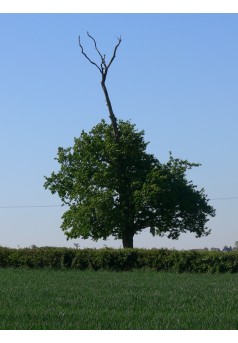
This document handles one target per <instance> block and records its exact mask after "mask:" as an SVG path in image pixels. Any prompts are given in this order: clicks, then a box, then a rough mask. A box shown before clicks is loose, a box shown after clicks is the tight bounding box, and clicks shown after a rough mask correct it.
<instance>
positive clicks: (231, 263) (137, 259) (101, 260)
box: [0, 247, 238, 273]
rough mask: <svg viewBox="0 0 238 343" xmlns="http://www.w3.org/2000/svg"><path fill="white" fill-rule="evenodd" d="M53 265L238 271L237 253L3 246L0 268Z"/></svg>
mask: <svg viewBox="0 0 238 343" xmlns="http://www.w3.org/2000/svg"><path fill="white" fill-rule="evenodd" d="M8 267H14V268H38V269H39V268H51V269H52V268H53V269H77V270H87V269H91V270H110V271H129V270H141V269H151V270H156V271H159V272H161V271H167V272H175V273H184V272H189V273H237V272H238V252H237V251H233V252H229V253H224V252H216V251H215V252H213V251H193V250H192V251H177V250H168V249H150V250H147V249H109V248H103V249H72V248H50V247H49V248H37V249H30V248H24V249H10V248H2V247H0V268H8Z"/></svg>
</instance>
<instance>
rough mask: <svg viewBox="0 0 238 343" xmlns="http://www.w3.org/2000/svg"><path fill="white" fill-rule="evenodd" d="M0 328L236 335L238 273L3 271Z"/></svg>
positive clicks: (237, 320) (1, 270)
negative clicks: (232, 332)
mask: <svg viewBox="0 0 238 343" xmlns="http://www.w3.org/2000/svg"><path fill="white" fill-rule="evenodd" d="M0 329H12V330H14V329H20V330H24V329H28V330H30V329H52V330H54V329H55V330H57V329H77V330H87V329H90V330H94V329H98V330H117V329H119V330H120V329H125V330H133V329H135V330H146V329H152V330H153V329H156V330H159V329H161V330H166V329H167V330H168V329H169V330H174V329H176V330H179V329H184V330H186V329H188V330H189V329H190V330H191V329H197V330H202V329H207V330H209V329H226V330H229V329H233V330H236V329H238V274H216V275H215V274H173V273H158V272H152V271H148V272H147V271H134V272H119V273H116V272H106V271H100V272H95V271H75V270H63V271H62V270H61V271H56V270H23V269H0Z"/></svg>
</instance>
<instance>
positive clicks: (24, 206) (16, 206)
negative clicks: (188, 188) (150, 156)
mask: <svg viewBox="0 0 238 343" xmlns="http://www.w3.org/2000/svg"><path fill="white" fill-rule="evenodd" d="M235 199H238V196H236V197H221V198H211V199H209V200H235ZM44 207H62V205H11V206H0V209H1V208H2V209H4V208H44Z"/></svg>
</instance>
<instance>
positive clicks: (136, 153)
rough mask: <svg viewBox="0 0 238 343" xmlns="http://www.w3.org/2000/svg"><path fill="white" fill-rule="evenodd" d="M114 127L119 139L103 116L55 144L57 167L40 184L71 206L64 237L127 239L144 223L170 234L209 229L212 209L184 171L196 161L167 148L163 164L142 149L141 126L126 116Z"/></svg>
mask: <svg viewBox="0 0 238 343" xmlns="http://www.w3.org/2000/svg"><path fill="white" fill-rule="evenodd" d="M118 128H119V131H120V142H117V141H115V139H114V135H113V127H112V125H108V124H107V123H106V122H105V121H104V120H102V121H101V122H100V123H99V124H98V125H96V126H95V127H94V128H93V129H92V130H91V131H90V132H89V133H86V132H84V131H83V132H82V133H81V135H80V137H79V138H75V141H74V146H73V147H70V148H66V149H64V148H59V149H58V155H57V158H56V160H57V161H58V163H59V165H60V171H59V172H58V173H55V172H53V173H52V174H51V176H50V177H46V182H45V184H44V187H45V188H47V189H49V190H50V191H51V192H52V193H53V194H54V193H58V195H59V197H60V198H61V200H62V202H63V203H64V204H67V205H68V206H69V210H68V211H66V212H65V213H64V215H63V217H62V219H63V223H62V226H61V228H62V230H63V231H65V234H66V235H67V237H68V238H77V237H82V238H89V237H91V238H92V239H94V240H97V239H99V238H103V239H106V238H107V237H108V236H114V237H115V238H117V239H123V240H124V241H127V242H130V243H128V244H129V245H131V244H133V243H131V242H133V236H134V235H135V234H136V233H138V232H140V231H142V230H143V229H145V228H147V227H149V228H150V231H151V233H152V234H153V235H155V234H157V235H161V236H162V235H164V234H167V236H168V237H169V238H172V239H177V238H178V237H179V235H180V233H181V232H186V231H189V232H194V233H195V234H196V236H197V237H201V236H203V235H207V234H209V232H210V231H209V230H208V229H207V227H206V223H207V221H208V217H209V216H211V217H213V216H214V215H215V210H214V209H213V208H212V207H211V206H210V205H209V204H208V199H207V197H206V195H205V193H204V190H203V189H201V190H197V187H196V186H195V185H193V183H192V182H191V181H188V180H187V179H186V171H187V170H189V169H191V168H193V167H197V166H199V164H197V163H190V162H188V161H187V160H180V159H177V158H173V156H172V154H171V153H170V156H169V160H168V162H167V163H165V164H161V163H160V162H159V161H158V160H157V159H156V158H155V157H154V155H152V154H148V153H147V152H146V148H147V144H148V143H146V142H145V141H144V132H143V131H141V132H138V131H137V130H136V128H135V125H133V124H131V123H130V122H127V121H119V122H118ZM124 241H123V242H124Z"/></svg>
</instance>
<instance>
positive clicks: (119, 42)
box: [107, 37, 121, 69]
mask: <svg viewBox="0 0 238 343" xmlns="http://www.w3.org/2000/svg"><path fill="white" fill-rule="evenodd" d="M117 39H118V43H117V45H116V46H115V48H114V52H113V56H112V58H111V61H110V62H109V64H108V66H107V69H109V68H110V65H111V64H112V62H113V61H114V59H115V57H116V52H117V48H118V47H119V45H120V44H121V37H120V38H117Z"/></svg>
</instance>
